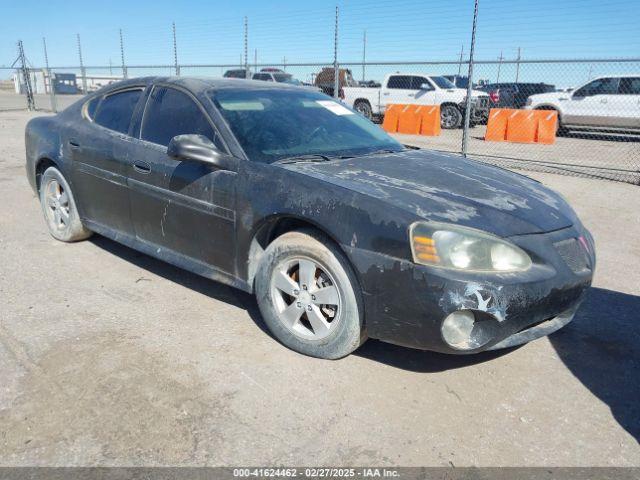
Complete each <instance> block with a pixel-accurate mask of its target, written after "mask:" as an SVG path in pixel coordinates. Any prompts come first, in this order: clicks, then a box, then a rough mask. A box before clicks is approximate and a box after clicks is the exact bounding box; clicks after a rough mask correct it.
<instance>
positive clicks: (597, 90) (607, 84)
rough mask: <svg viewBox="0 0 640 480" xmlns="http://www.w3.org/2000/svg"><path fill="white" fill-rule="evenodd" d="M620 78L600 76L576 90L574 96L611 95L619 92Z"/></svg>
mask: <svg viewBox="0 0 640 480" xmlns="http://www.w3.org/2000/svg"><path fill="white" fill-rule="evenodd" d="M618 81H619V79H618V78H599V79H598V80H594V81H593V82H591V83H587V84H586V85H585V86H584V87H582V88H579V89H578V90H576V93H575V94H574V96H577V97H590V96H592V95H611V94H616V93H618Z"/></svg>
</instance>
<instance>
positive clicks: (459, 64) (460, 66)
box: [456, 43, 464, 83]
mask: <svg viewBox="0 0 640 480" xmlns="http://www.w3.org/2000/svg"><path fill="white" fill-rule="evenodd" d="M463 55H464V43H463V44H462V47H461V48H460V61H459V62H458V77H459V76H460V75H461V74H462V58H463ZM456 83H457V82H456Z"/></svg>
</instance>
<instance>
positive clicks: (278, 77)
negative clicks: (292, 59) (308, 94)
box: [251, 69, 302, 85]
mask: <svg viewBox="0 0 640 480" xmlns="http://www.w3.org/2000/svg"><path fill="white" fill-rule="evenodd" d="M251 78H252V79H253V80H262V81H264V82H280V83H289V84H291V85H302V82H301V81H300V80H298V79H297V78H293V75H291V74H290V73H286V72H283V71H282V70H278V69H273V70H266V69H262V70H261V71H260V72H258V73H254V74H253V77H251Z"/></svg>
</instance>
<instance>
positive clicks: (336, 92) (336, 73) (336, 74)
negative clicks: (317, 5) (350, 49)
mask: <svg viewBox="0 0 640 480" xmlns="http://www.w3.org/2000/svg"><path fill="white" fill-rule="evenodd" d="M338 13H339V12H338V6H337V5H336V24H335V30H334V38H333V98H339V97H340V69H339V68H338Z"/></svg>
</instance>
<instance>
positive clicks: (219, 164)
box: [167, 134, 235, 170]
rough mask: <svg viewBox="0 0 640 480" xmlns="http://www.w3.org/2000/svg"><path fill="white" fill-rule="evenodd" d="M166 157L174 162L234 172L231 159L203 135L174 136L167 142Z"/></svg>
mask: <svg viewBox="0 0 640 480" xmlns="http://www.w3.org/2000/svg"><path fill="white" fill-rule="evenodd" d="M167 155H168V156H170V157H171V158H175V159H176V160H188V161H193V162H200V163H206V164H207V165H211V166H214V167H216V168H218V169H220V170H235V168H234V163H235V162H233V161H232V157H230V156H229V155H226V154H224V153H222V152H221V151H220V150H218V147H216V146H215V144H214V143H213V142H212V141H211V140H209V139H208V138H207V137H205V136H204V135H195V134H188V135H176V136H175V137H173V138H172V139H171V141H170V142H169V146H168V147H167Z"/></svg>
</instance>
